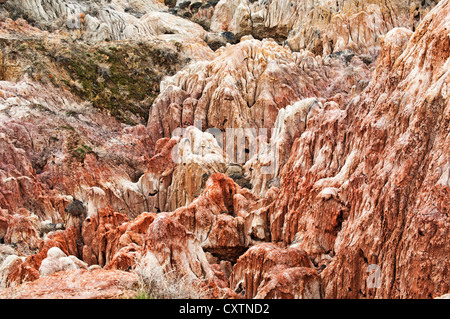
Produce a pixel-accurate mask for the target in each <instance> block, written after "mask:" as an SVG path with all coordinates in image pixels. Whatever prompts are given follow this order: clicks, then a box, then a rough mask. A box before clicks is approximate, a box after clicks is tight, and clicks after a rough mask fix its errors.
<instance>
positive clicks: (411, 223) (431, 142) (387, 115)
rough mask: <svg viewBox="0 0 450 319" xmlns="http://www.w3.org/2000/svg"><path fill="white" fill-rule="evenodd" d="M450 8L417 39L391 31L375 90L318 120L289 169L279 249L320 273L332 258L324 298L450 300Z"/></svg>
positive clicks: (275, 216) (278, 219)
mask: <svg viewBox="0 0 450 319" xmlns="http://www.w3.org/2000/svg"><path fill="white" fill-rule="evenodd" d="M449 8H450V6H449V3H448V2H447V1H443V2H441V3H440V4H439V5H438V6H437V7H436V8H435V9H433V10H432V12H431V13H430V14H429V15H428V16H427V18H425V19H424V21H423V22H422V23H421V25H420V26H419V27H418V28H417V29H416V32H415V33H414V34H411V32H407V31H405V30H404V29H394V30H392V31H390V32H389V33H388V34H387V35H386V36H385V37H384V39H383V42H382V47H381V54H380V57H379V60H378V63H377V69H376V71H375V75H374V77H373V80H372V81H371V83H370V84H369V86H368V87H367V88H366V90H365V91H364V92H363V93H362V94H361V95H360V96H359V97H358V98H357V99H355V100H353V101H352V102H350V103H349V104H348V105H347V107H346V109H344V110H340V109H330V110H328V111H327V110H325V109H324V110H321V112H319V113H318V114H317V115H316V116H314V117H310V118H309V120H308V123H307V127H308V128H309V129H308V130H306V131H305V132H304V133H303V134H302V136H301V137H300V138H299V139H297V140H296V142H295V144H294V146H293V149H292V154H295V155H291V158H290V159H289V161H288V163H287V164H286V166H285V167H284V168H283V170H284V171H283V172H282V175H283V181H284V183H282V185H281V187H280V190H281V191H280V195H279V197H278V199H277V202H276V204H275V205H274V209H273V210H272V211H271V212H270V219H271V221H272V223H271V227H272V229H271V230H272V231H271V234H272V240H273V241H276V242H278V241H280V242H283V243H284V244H290V243H292V242H296V243H297V245H298V246H299V247H301V248H303V249H304V250H305V251H306V252H307V253H308V254H310V255H312V256H317V257H316V261H318V259H319V258H320V255H322V254H329V253H330V252H331V253H332V254H335V256H334V257H333V258H332V259H333V260H332V262H331V263H330V264H329V266H328V267H327V268H326V269H325V270H324V272H323V273H322V274H321V276H322V289H323V295H324V297H326V298H342V297H351V298H364V297H382V298H393V297H401V298H406V297H419V296H423V297H425V296H426V297H433V296H437V295H439V294H442V293H444V292H445V291H447V290H448V284H446V283H445V280H444V277H445V275H444V273H445V271H446V270H445V269H448V261H445V257H444V256H446V255H448V251H447V248H445V247H446V245H445V244H444V243H445V242H447V241H448V240H449V234H448V231H446V229H447V227H448V226H446V225H448V222H449V221H448V218H447V217H446V216H447V211H448V207H447V205H446V202H448V178H447V176H448V158H447V157H448V156H447V155H444V154H445V153H446V152H447V151H446V147H445V145H446V144H448V122H447V120H446V118H447V117H448V105H449V103H448V100H447V95H446V93H445V92H446V89H445V88H446V86H447V84H446V83H447V82H448V65H447V64H446V63H447V59H448V52H449V51H448V45H449V42H448V37H447V35H446V28H447V27H448V19H449V11H448V10H449ZM438 52H439V53H438ZM419 74H420V76H419ZM422 76H424V77H423V78H422ZM420 83H422V84H420ZM316 121H317V122H316ZM314 122H316V123H321V125H320V126H319V125H317V124H314ZM319 127H320V134H318V132H319V131H317V130H316V129H318V128H319ZM343 141H345V143H343ZM311 150H313V151H312V152H311ZM444 158H445V159H444ZM425 172H426V173H425ZM292 194H295V196H292ZM425 194H426V195H425ZM283 225H284V226H283ZM425 229H434V231H433V232H425V231H424V230H425ZM422 240H423V241H422ZM424 242H426V243H427V248H425V246H423V244H420V243H424ZM419 247H420V248H419ZM419 251H420V253H418V252H419ZM371 265H375V269H377V270H378V271H377V274H376V275H378V276H379V281H378V282H377V283H378V284H379V286H378V287H377V288H376V289H375V288H374V287H373V286H371V285H368V283H367V279H368V277H369V274H370V271H369V270H370V266H371ZM426 265H427V266H426ZM433 265H434V266H433ZM348 269H352V271H351V272H349V273H347V274H346V275H344V273H346V271H347V270H348ZM418 269H421V270H420V271H418ZM368 271H369V273H368ZM350 273H351V275H350ZM355 273H357V274H359V275H354V274H355ZM424 276H429V278H433V279H431V280H426V284H425V283H424V279H423V278H424ZM406 286H408V287H409V288H408V289H405V287H406ZM344 287H348V289H347V288H344Z"/></svg>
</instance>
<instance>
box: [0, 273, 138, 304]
mask: <svg viewBox="0 0 450 319" xmlns="http://www.w3.org/2000/svg"><path fill="white" fill-rule="evenodd" d="M137 282H138V278H137V276H136V275H135V274H133V273H130V272H123V271H119V270H102V269H97V270H92V271H88V270H83V269H79V270H68V271H63V272H58V273H55V274H53V275H51V276H47V277H41V278H39V279H37V280H35V281H33V282H29V283H27V284H26V285H23V286H21V289H20V290H17V289H13V288H11V289H5V290H4V291H0V296H1V298H14V299H29V298H33V299H120V298H133V297H134V296H135V295H136V293H137Z"/></svg>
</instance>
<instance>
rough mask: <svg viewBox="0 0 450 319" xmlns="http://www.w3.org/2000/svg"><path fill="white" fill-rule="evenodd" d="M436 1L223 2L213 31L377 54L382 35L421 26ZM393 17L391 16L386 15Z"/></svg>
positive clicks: (315, 48) (317, 49) (298, 45)
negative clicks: (395, 28) (402, 28)
mask: <svg viewBox="0 0 450 319" xmlns="http://www.w3.org/2000/svg"><path fill="white" fill-rule="evenodd" d="M436 3H437V1H385V2H383V3H380V2H379V1H363V2H361V1H313V0H310V1H304V0H297V1H286V0H275V1H248V0H232V1H228V0H221V1H219V3H218V4H217V6H216V8H215V11H214V15H213V17H212V19H211V20H212V21H211V29H212V30H214V31H229V32H233V33H234V34H236V36H237V37H238V38H240V37H241V36H243V35H248V34H251V35H253V36H255V37H257V38H260V39H262V38H274V39H276V40H278V41H284V40H286V42H287V43H288V45H289V46H290V47H291V48H292V49H293V50H300V49H308V50H310V51H312V52H314V53H315V54H317V55H322V54H323V55H327V54H331V53H335V52H339V51H344V50H346V49H350V50H352V51H354V52H356V53H358V54H369V55H376V54H377V51H378V47H379V42H378V41H379V37H380V36H381V35H383V34H386V33H387V32H388V31H389V30H391V29H393V28H394V27H399V26H403V27H407V28H409V29H413V28H415V27H417V25H418V23H419V21H420V20H421V19H422V18H423V17H424V16H425V14H426V13H428V12H429V10H430V7H431V6H432V5H434V4H436ZM387 16H389V18H386V17H387Z"/></svg>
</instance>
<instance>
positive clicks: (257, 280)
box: [230, 243, 320, 298]
mask: <svg viewBox="0 0 450 319" xmlns="http://www.w3.org/2000/svg"><path fill="white" fill-rule="evenodd" d="M311 267H313V265H312V263H311V261H310V259H309V257H308V255H307V254H306V253H305V252H304V251H302V250H300V249H298V248H287V249H282V248H279V247H277V246H276V245H274V244H269V243H265V244H260V245H256V246H253V247H251V248H250V249H249V250H247V252H245V253H244V254H243V255H242V256H241V257H239V259H238V261H237V263H236V264H235V265H234V267H233V272H232V274H231V279H230V287H231V289H233V290H234V291H235V292H236V293H237V294H241V295H242V296H244V297H245V298H254V297H260V298H266V297H267V298H271V297H278V298H288V297H289V298H294V297H295V298H301V297H303V298H306V297H314V298H320V290H319V287H320V281H319V276H318V274H317V271H316V270H315V269H312V268H311ZM289 276H291V278H290V279H288V278H289ZM293 288H294V289H293Z"/></svg>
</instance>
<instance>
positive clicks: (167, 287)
mask: <svg viewBox="0 0 450 319" xmlns="http://www.w3.org/2000/svg"><path fill="white" fill-rule="evenodd" d="M134 271H135V273H136V274H137V275H138V276H139V291H138V294H137V295H136V297H135V298H136V299H204V298H206V296H207V290H206V288H205V287H202V283H201V281H199V280H192V279H190V278H188V277H187V276H181V275H179V274H177V273H176V272H175V271H170V272H166V271H165V270H164V267H162V266H160V265H159V263H158V261H157V260H156V258H155V257H154V255H153V254H147V255H145V256H144V257H143V258H142V259H141V260H139V261H138V262H137V263H136V267H135V269H134Z"/></svg>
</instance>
